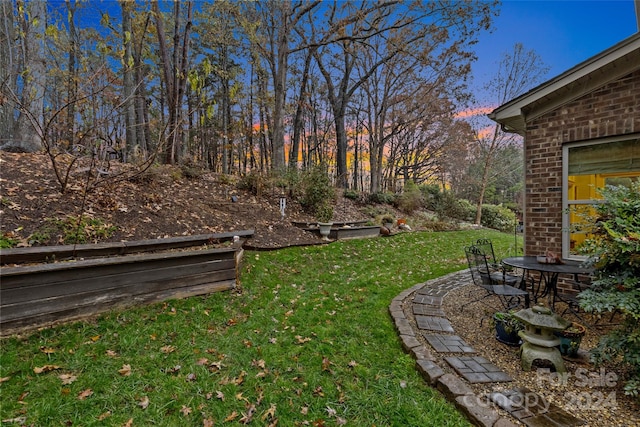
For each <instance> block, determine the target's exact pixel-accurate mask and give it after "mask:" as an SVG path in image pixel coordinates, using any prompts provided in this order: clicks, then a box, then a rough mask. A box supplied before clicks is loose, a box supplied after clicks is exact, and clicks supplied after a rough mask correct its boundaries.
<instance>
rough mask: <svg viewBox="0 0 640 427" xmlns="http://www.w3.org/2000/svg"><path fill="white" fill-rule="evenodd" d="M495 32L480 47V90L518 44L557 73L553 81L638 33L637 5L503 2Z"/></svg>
mask: <svg viewBox="0 0 640 427" xmlns="http://www.w3.org/2000/svg"><path fill="white" fill-rule="evenodd" d="M494 27H495V31H494V32H493V33H492V34H485V35H482V36H481V38H480V42H479V43H478V45H477V46H476V52H477V55H478V58H479V59H478V61H477V63H476V64H475V65H474V66H473V75H474V86H481V85H482V84H484V83H485V82H487V81H488V80H490V78H491V74H492V73H493V72H495V71H496V70H497V68H498V62H499V61H500V59H501V58H502V55H503V54H504V53H505V52H512V51H513V46H514V45H515V44H516V43H522V44H523V46H524V48H525V49H527V50H534V51H535V52H536V53H537V54H538V55H539V56H540V57H541V58H542V60H543V61H544V63H545V64H546V65H547V66H549V67H550V68H551V69H550V71H549V74H547V80H548V79H551V78H553V77H555V76H557V75H559V74H562V73H563V72H564V71H567V70H568V69H570V68H572V67H573V66H575V65H577V64H579V63H580V62H582V61H584V60H586V59H589V58H591V57H592V56H594V55H596V54H598V53H600V52H602V51H603V50H605V49H607V48H609V47H611V46H613V45H615V44H616V43H618V42H620V41H622V40H624V39H626V38H627V37H629V36H631V35H632V34H634V33H636V32H637V31H638V26H637V23H636V15H635V8H634V2H633V0H503V2H502V5H501V13H500V16H499V17H497V18H495V20H494Z"/></svg>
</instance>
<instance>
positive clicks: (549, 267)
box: [502, 256, 593, 308]
mask: <svg viewBox="0 0 640 427" xmlns="http://www.w3.org/2000/svg"><path fill="white" fill-rule="evenodd" d="M502 263H503V264H505V265H508V266H510V267H515V268H520V269H522V270H523V271H522V282H521V286H523V287H526V283H527V282H526V278H525V276H527V275H528V274H529V272H530V271H536V272H538V280H537V282H536V281H535V280H534V282H533V285H532V289H531V291H532V293H533V300H534V301H535V302H538V299H539V298H544V297H547V300H548V302H549V304H550V305H551V306H552V307H554V306H555V302H556V299H557V298H558V276H559V275H560V274H571V275H573V277H574V280H575V281H576V282H578V276H579V275H590V274H591V273H592V272H593V270H592V269H590V268H587V267H584V266H583V265H582V263H581V262H579V261H572V260H564V261H563V264H550V263H542V262H538V257H535V256H516V257H509V258H504V259H503V260H502ZM554 308H555V307H554Z"/></svg>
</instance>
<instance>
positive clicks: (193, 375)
mask: <svg viewBox="0 0 640 427" xmlns="http://www.w3.org/2000/svg"><path fill="white" fill-rule="evenodd" d="M185 379H186V380H187V381H189V382H192V381H195V380H196V379H197V377H196V374H193V373H190V374H187V377H186V378H185Z"/></svg>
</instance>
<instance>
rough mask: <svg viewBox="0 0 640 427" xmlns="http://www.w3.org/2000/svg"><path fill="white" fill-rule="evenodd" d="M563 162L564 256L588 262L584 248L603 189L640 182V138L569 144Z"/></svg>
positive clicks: (563, 155)
mask: <svg viewBox="0 0 640 427" xmlns="http://www.w3.org/2000/svg"><path fill="white" fill-rule="evenodd" d="M562 158H563V177H564V188H563V218H562V230H563V234H562V255H563V257H564V258H584V256H585V255H586V254H585V253H583V251H581V245H582V244H583V243H584V241H585V239H586V238H588V236H589V230H590V227H591V226H592V225H593V224H594V222H595V217H594V216H595V210H594V208H593V205H594V204H596V203H598V199H599V198H600V194H599V189H600V188H603V187H604V186H605V185H629V184H630V183H631V182H633V181H636V180H640V136H639V135H637V134H636V135H632V136H630V137H627V138H625V139H621V138H618V139H606V140H600V141H592V142H583V143H575V144H567V145H565V146H564V147H563V153H562ZM583 250H584V248H583Z"/></svg>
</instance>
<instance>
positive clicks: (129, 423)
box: [122, 418, 133, 427]
mask: <svg viewBox="0 0 640 427" xmlns="http://www.w3.org/2000/svg"><path fill="white" fill-rule="evenodd" d="M132 425H133V418H129V421H127V422H126V423H124V424H122V427H131V426H132Z"/></svg>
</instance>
